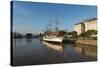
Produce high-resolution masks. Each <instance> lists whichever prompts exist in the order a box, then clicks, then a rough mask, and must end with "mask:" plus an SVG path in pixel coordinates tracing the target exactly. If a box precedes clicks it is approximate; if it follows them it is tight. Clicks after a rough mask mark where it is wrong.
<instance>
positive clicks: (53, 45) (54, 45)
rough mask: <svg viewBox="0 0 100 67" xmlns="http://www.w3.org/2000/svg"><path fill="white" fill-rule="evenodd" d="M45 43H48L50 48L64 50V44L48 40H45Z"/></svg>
mask: <svg viewBox="0 0 100 67" xmlns="http://www.w3.org/2000/svg"><path fill="white" fill-rule="evenodd" d="M43 44H44V45H46V46H47V47H48V48H51V49H53V50H56V51H63V47H62V44H59V43H48V42H45V41H43Z"/></svg>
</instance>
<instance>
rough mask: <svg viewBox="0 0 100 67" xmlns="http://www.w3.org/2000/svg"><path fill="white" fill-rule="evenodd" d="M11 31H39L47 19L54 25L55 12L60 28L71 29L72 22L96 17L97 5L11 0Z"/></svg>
mask: <svg viewBox="0 0 100 67" xmlns="http://www.w3.org/2000/svg"><path fill="white" fill-rule="evenodd" d="M12 7H13V31H15V30H16V31H17V32H20V33H33V34H34V33H35V34H36V33H41V32H42V30H44V29H45V27H46V25H47V24H48V22H49V20H50V19H51V21H52V27H54V26H55V23H54V20H55V14H58V15H59V21H60V25H59V28H60V29H61V30H65V29H68V31H73V30H74V29H73V27H74V24H76V23H79V22H81V21H83V20H86V19H89V18H97V7H96V6H89V5H74V4H73V5H72V4H52V3H36V2H24V1H13V6H12Z"/></svg>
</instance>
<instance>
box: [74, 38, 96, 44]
mask: <svg viewBox="0 0 100 67" xmlns="http://www.w3.org/2000/svg"><path fill="white" fill-rule="evenodd" d="M75 43H78V44H84V45H93V46H97V40H87V39H79V40H76V41H75Z"/></svg>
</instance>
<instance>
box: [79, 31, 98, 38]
mask: <svg viewBox="0 0 100 67" xmlns="http://www.w3.org/2000/svg"><path fill="white" fill-rule="evenodd" d="M93 34H97V31H96V30H88V31H87V32H83V33H82V34H80V36H82V37H90V36H91V35H93Z"/></svg>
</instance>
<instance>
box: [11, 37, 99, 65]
mask: <svg viewBox="0 0 100 67" xmlns="http://www.w3.org/2000/svg"><path fill="white" fill-rule="evenodd" d="M12 58H13V65H15V66H19V65H37V64H54V63H71V62H84V61H96V60H97V47H96V46H88V45H85V46H84V44H68V43H62V44H59V43H49V42H45V41H40V39H39V38H33V39H13V57H12Z"/></svg>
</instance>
